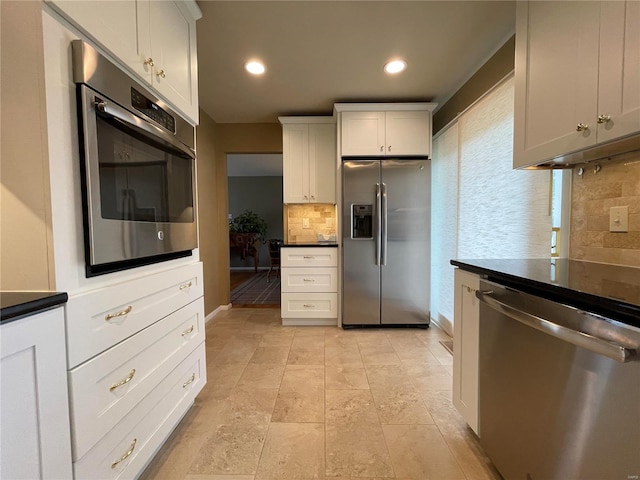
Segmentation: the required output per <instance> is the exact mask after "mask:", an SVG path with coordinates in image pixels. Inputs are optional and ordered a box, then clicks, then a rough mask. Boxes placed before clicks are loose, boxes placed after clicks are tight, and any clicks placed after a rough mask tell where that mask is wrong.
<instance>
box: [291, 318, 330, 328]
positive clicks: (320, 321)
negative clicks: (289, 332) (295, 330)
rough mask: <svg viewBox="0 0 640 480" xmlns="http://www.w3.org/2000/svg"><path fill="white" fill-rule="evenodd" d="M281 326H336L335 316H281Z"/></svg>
mask: <svg viewBox="0 0 640 480" xmlns="http://www.w3.org/2000/svg"><path fill="white" fill-rule="evenodd" d="M282 326H283V327H337V326H338V319H337V318H283V319H282Z"/></svg>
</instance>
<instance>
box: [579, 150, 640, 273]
mask: <svg viewBox="0 0 640 480" xmlns="http://www.w3.org/2000/svg"><path fill="white" fill-rule="evenodd" d="M600 166H601V167H602V168H601V170H600V171H599V172H598V173H594V164H590V165H587V166H586V167H585V168H584V173H583V174H582V175H579V174H578V172H579V167H576V168H574V170H573V180H572V189H571V241H570V247H569V257H570V258H572V259H577V260H588V261H593V262H600V263H611V264H618V265H630V266H634V267H640V154H637V155H635V156H632V157H631V158H627V159H624V160H613V161H612V160H604V161H602V162H600ZM616 206H628V207H629V231H628V232H626V233H616V232H610V231H609V213H610V209H611V207H616Z"/></svg>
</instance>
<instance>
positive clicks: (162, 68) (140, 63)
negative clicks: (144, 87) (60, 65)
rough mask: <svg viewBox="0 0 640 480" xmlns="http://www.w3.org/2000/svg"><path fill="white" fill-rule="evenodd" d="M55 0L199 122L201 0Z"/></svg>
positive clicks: (118, 58)
mask: <svg viewBox="0 0 640 480" xmlns="http://www.w3.org/2000/svg"><path fill="white" fill-rule="evenodd" d="M49 2H50V3H52V4H53V5H54V6H55V7H56V9H57V10H58V11H60V12H61V13H62V14H63V15H64V16H65V17H66V18H68V19H69V20H70V21H71V22H73V23H74V24H75V25H76V26H77V27H78V28H80V29H81V30H82V31H83V32H84V33H85V34H86V35H87V36H89V37H91V38H92V39H94V40H95V41H96V42H97V43H99V44H100V45H101V46H102V47H103V48H104V49H105V50H106V51H108V52H109V53H111V54H112V55H113V56H114V57H115V58H116V59H117V60H119V61H120V62H121V63H123V64H124V65H126V66H127V67H129V68H130V69H131V70H132V71H133V72H134V73H136V74H137V75H138V76H140V77H141V78H142V79H143V80H145V81H146V82H147V84H148V85H150V86H151V87H152V88H154V89H155V90H156V91H157V92H158V94H159V95H160V96H161V97H162V98H164V99H165V100H167V101H168V102H169V103H170V104H171V105H173V107H175V108H176V109H177V110H179V111H180V112H182V113H183V114H184V115H185V116H186V117H187V118H188V119H189V120H191V121H192V122H193V123H197V122H198V72H197V65H198V63H197V51H196V20H197V19H198V18H200V16H201V14H200V12H199V9H198V7H197V6H196V5H195V2H184V1H176V2H170V1H161V2H159V1H150V0H124V1H118V2H113V1H102V0H100V1H95V2H84V1H73V0H49ZM96 12H100V15H96Z"/></svg>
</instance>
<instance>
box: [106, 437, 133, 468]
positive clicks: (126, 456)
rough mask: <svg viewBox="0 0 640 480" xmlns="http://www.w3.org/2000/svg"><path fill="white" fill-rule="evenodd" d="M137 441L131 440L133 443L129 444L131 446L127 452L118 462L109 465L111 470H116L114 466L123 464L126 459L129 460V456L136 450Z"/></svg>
mask: <svg viewBox="0 0 640 480" xmlns="http://www.w3.org/2000/svg"><path fill="white" fill-rule="evenodd" d="M137 441H138V439H137V438H134V439H133V442H131V445H129V450H127V452H126V453H125V454H124V455H122V456H121V457H120V458H119V459H118V460H115V461H114V462H113V463H112V464H111V468H116V466H117V465H118V464H119V463H120V462H124V461H125V460H126V459H127V458H129V457H130V456H131V454H132V453H133V451H134V450H135V448H136V442H137Z"/></svg>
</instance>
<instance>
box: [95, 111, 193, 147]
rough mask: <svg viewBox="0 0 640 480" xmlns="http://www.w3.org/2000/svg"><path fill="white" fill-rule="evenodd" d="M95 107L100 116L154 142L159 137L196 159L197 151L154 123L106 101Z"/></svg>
mask: <svg viewBox="0 0 640 480" xmlns="http://www.w3.org/2000/svg"><path fill="white" fill-rule="evenodd" d="M94 106H95V109H96V112H97V113H98V115H103V116H105V115H106V116H108V117H111V118H113V119H115V120H117V121H119V122H121V123H123V124H125V125H126V126H127V127H129V128H132V129H133V130H135V131H137V132H138V133H140V134H141V135H144V136H145V137H147V138H150V139H152V140H155V141H158V137H159V138H160V139H162V140H163V141H164V142H166V143H168V144H169V145H171V146H172V147H174V148H176V149H177V150H180V151H181V152H182V153H184V154H186V155H188V156H189V157H190V158H195V151H194V150H192V149H191V148H189V147H187V146H186V145H184V144H183V143H182V142H179V141H177V140H176V139H175V138H174V137H173V135H171V134H169V133H167V132H165V131H164V130H162V129H160V128H159V127H156V126H155V125H153V124H152V123H149V122H147V121H145V120H143V119H141V118H139V117H137V116H135V115H133V114H132V113H130V112H128V111H126V110H125V109H124V108H122V107H120V106H118V105H115V104H113V103H107V102H105V101H104V100H100V101H97V100H96V102H94Z"/></svg>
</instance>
